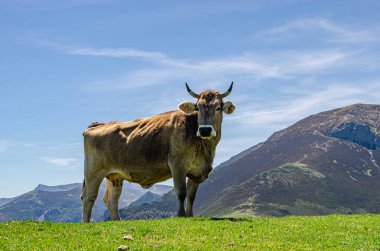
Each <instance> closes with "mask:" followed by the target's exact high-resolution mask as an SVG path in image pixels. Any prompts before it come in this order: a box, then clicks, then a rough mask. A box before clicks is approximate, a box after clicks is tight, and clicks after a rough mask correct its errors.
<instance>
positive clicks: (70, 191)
mask: <svg viewBox="0 0 380 251" xmlns="http://www.w3.org/2000/svg"><path fill="white" fill-rule="evenodd" d="M171 189H172V187H171V186H165V185H155V186H152V187H151V188H150V189H143V188H141V187H140V186H139V185H136V184H132V183H128V182H125V183H124V185H123V192H122V195H121V197H120V207H126V206H127V205H129V204H130V203H131V202H133V201H135V200H136V199H138V198H140V197H141V196H143V195H144V194H145V193H146V192H151V193H153V194H154V195H157V196H162V195H163V194H165V193H167V192H169V191H170V190H171ZM81 191H82V184H80V183H73V184H68V185H59V186H45V185H38V186H37V187H36V188H35V189H34V190H33V191H30V192H28V193H25V194H22V195H20V196H17V197H15V198H9V199H0V221H11V220H25V219H33V220H46V221H53V222H79V221H81V218H82V202H81V200H80V194H81ZM104 191H105V184H104V182H103V183H102V185H101V186H100V189H99V195H98V198H97V200H96V202H95V205H94V208H93V219H95V220H103V215H104V211H105V210H106V207H105V204H104V203H103V200H102V197H103V194H104Z"/></svg>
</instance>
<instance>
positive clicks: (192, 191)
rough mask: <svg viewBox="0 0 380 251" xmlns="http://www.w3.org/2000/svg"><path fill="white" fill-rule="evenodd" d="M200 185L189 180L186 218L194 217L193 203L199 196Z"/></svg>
mask: <svg viewBox="0 0 380 251" xmlns="http://www.w3.org/2000/svg"><path fill="white" fill-rule="evenodd" d="M198 186H199V183H196V182H194V181H193V180H191V179H188V180H187V187H186V216H187V217H193V203H194V200H195V195H196V194H197V190H198Z"/></svg>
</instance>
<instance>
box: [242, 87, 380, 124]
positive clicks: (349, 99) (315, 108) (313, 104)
mask: <svg viewBox="0 0 380 251" xmlns="http://www.w3.org/2000/svg"><path fill="white" fill-rule="evenodd" d="M363 86H365V88H363ZM379 89H380V80H379V81H372V82H367V83H360V84H359V83H340V84H330V85H328V86H327V87H325V88H323V89H322V90H319V91H314V90H313V91H310V89H305V90H304V93H302V94H299V96H298V97H294V96H291V97H290V98H289V99H284V100H281V103H282V105H280V106H277V107H276V106H273V103H271V104H269V105H270V107H269V108H266V109H261V110H255V106H256V105H255V104H251V105H247V107H249V109H245V108H244V107H243V108H242V110H241V111H240V112H239V113H238V114H237V115H236V116H237V121H239V122H240V123H242V124H247V125H249V126H252V127H268V125H271V126H272V127H274V128H277V129H281V128H284V127H285V126H289V125H290V124H292V123H294V122H296V121H297V120H299V119H302V118H304V117H306V116H309V115H311V114H315V113H318V112H322V111H325V110H329V109H335V108H339V107H343V106H347V105H351V104H355V103H377V102H378V100H379V99H380V93H379V92H378V90H379ZM308 91H309V92H310V93H311V94H306V93H307V92H308ZM284 104H287V105H284Z"/></svg>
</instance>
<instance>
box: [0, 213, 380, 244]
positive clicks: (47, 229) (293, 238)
mask: <svg viewBox="0 0 380 251" xmlns="http://www.w3.org/2000/svg"><path fill="white" fill-rule="evenodd" d="M126 235H132V237H133V240H124V239H123V237H124V236H126ZM120 245H126V246H128V247H129V250H151V249H158V250H229V249H231V250H322V249H324V250H325V249H330V250H379V249H380V215H351V216H343V215H332V216H322V217H285V218H244V219H212V218H193V219H188V218H171V219H164V220H144V221H122V222H105V223H91V224H80V223H50V222H35V221H25V222H8V223H0V250H117V249H118V247H119V246H120Z"/></svg>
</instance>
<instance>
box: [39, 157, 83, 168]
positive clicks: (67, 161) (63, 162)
mask: <svg viewBox="0 0 380 251" xmlns="http://www.w3.org/2000/svg"><path fill="white" fill-rule="evenodd" d="M41 159H42V160H43V161H45V162H47V163H49V164H53V165H56V166H60V167H69V166H72V165H73V163H75V162H77V161H78V160H77V159H74V158H53V157H42V158H41Z"/></svg>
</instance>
